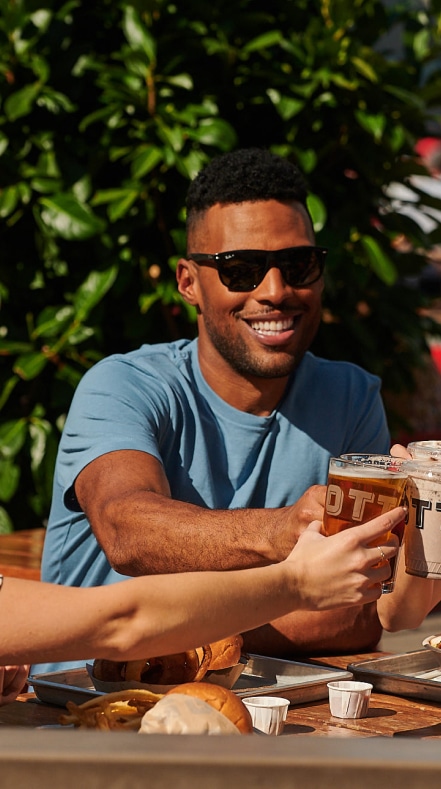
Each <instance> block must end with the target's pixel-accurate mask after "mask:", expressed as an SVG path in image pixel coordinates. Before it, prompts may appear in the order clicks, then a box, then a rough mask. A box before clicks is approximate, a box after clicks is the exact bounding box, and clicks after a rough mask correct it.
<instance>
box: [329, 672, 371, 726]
mask: <svg viewBox="0 0 441 789" xmlns="http://www.w3.org/2000/svg"><path fill="white" fill-rule="evenodd" d="M328 689H329V709H330V711H331V715H332V716H333V717H334V718H365V717H366V715H367V712H368V709H369V701H370V696H371V690H372V685H371V684H370V683H369V682H355V681H353V680H341V681H339V682H328Z"/></svg>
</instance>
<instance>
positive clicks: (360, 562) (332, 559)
mask: <svg viewBox="0 0 441 789" xmlns="http://www.w3.org/2000/svg"><path fill="white" fill-rule="evenodd" d="M405 515H406V510H405V508H404V507H396V508H395V509H393V510H391V511H390V512H387V513H385V514H383V515H380V516H379V517H377V518H374V519H372V520H371V521H369V522H368V523H364V524H361V525H359V526H353V527H351V528H348V529H345V530H344V531H342V532H340V533H339V534H334V535H332V536H330V537H325V536H324V535H323V534H321V533H320V529H321V522H320V521H313V522H312V523H311V524H310V525H309V526H308V528H307V529H306V530H305V531H304V532H303V533H302V534H301V535H300V537H299V539H298V542H297V544H296V546H295V548H294V549H293V550H292V552H291V553H290V555H289V556H288V558H287V559H286V560H285V562H286V565H288V571H289V563H290V562H291V561H292V562H293V565H292V568H293V569H294V568H295V577H294V585H295V591H296V593H297V594H299V595H300V598H301V600H302V601H303V604H302V605H301V608H303V609H309V610H317V611H323V610H326V609H330V608H337V607H340V606H343V607H346V606H352V605H364V604H365V603H372V602H374V601H375V600H377V599H378V598H379V597H380V595H381V582H382V581H385V580H387V578H388V577H389V575H390V567H389V565H388V562H385V561H383V562H382V561H381V557H383V558H385V559H391V558H392V557H393V556H395V554H396V553H397V550H398V547H399V542H398V538H397V537H396V536H395V535H394V534H392V533H391V531H392V529H393V528H394V527H395V526H397V525H398V524H399V523H400V522H401V521H402V520H403V519H404V518H405ZM373 545H376V546H377V547H372V546H373ZM379 545H380V546H381V550H379V548H378V546H379Z"/></svg>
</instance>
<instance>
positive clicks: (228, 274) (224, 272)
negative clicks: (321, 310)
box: [187, 246, 328, 293]
mask: <svg viewBox="0 0 441 789" xmlns="http://www.w3.org/2000/svg"><path fill="white" fill-rule="evenodd" d="M327 253H328V250H327V249H325V248H324V247H312V246H301V247H289V248H288V249H276V250H271V251H266V250H264V249H238V250H236V251H234V252H216V253H215V254H212V255H210V254H208V253H204V252H193V253H191V254H188V256H187V260H193V261H194V262H195V263H199V264H200V265H201V266H213V267H214V268H216V269H217V272H218V274H219V279H220V281H221V282H222V284H223V285H225V286H226V287H227V288H228V290H233V291H236V292H241V293H245V292H246V291H250V290H254V288H257V286H258V285H260V283H261V282H262V280H263V278H264V277H265V274H266V273H267V272H268V271H269V269H270V268H272V267H273V266H275V267H276V268H278V269H279V271H280V272H281V274H282V276H283V279H284V280H285V282H286V284H287V285H289V286H290V287H291V288H308V287H309V286H310V285H313V283H314V282H317V280H318V279H320V277H321V276H322V274H323V269H324V266H325V260H326V255H327Z"/></svg>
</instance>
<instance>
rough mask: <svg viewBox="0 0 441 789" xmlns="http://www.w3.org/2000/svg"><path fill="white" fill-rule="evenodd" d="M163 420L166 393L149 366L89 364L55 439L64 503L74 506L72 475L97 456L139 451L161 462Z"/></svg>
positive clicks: (117, 361)
mask: <svg viewBox="0 0 441 789" xmlns="http://www.w3.org/2000/svg"><path fill="white" fill-rule="evenodd" d="M167 422H168V402H167V397H166V395H165V392H164V389H163V388H161V385H160V382H159V381H158V376H157V375H156V374H155V371H154V370H153V369H149V368H148V367H143V369H142V371H141V370H139V369H138V368H137V367H136V366H135V365H133V364H131V363H130V362H126V361H125V360H124V358H122V357H116V358H115V357H109V358H108V359H105V360H103V361H102V362H99V363H98V364H96V365H95V366H94V367H92V368H91V369H90V370H89V371H88V372H87V373H86V374H85V375H84V377H83V378H82V380H81V381H80V383H79V385H78V387H77V390H76V392H75V395H74V398H73V400H72V404H71V407H70V410H69V414H68V417H67V419H66V424H65V426H64V430H63V434H62V438H61V441H60V448H59V453H58V458H57V466H58V478H59V481H60V483H61V485H62V488H63V491H64V501H65V504H66V506H67V507H68V508H69V509H71V510H78V509H79V505H78V503H77V501H76V498H75V494H74V490H73V485H74V482H75V479H76V478H77V476H78V474H79V473H80V471H81V470H82V469H83V468H85V467H86V466H87V465H88V464H89V463H91V462H92V461H93V460H95V459H96V458H97V457H100V456H101V455H104V454H107V453H109V452H115V451H117V450H139V451H141V452H147V453H149V454H151V455H153V456H154V457H156V458H157V459H158V460H159V461H161V455H160V450H159V438H160V434H161V430H162V429H163V425H166V424H167Z"/></svg>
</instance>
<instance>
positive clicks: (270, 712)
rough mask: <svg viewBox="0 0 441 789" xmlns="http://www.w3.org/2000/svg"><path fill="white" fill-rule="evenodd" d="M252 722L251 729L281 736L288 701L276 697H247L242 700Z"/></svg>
mask: <svg viewBox="0 0 441 789" xmlns="http://www.w3.org/2000/svg"><path fill="white" fill-rule="evenodd" d="M242 701H243V703H244V704H245V706H246V708H247V710H248V711H249V713H250V715H251V720H252V721H253V728H254V729H256V731H260V732H263V733H264V734H271V735H275V736H277V735H278V734H282V731H283V729H284V726H285V721H286V716H287V714H288V707H289V700H288V699H282V698H279V697H278V696H248V698H245V699H242Z"/></svg>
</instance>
